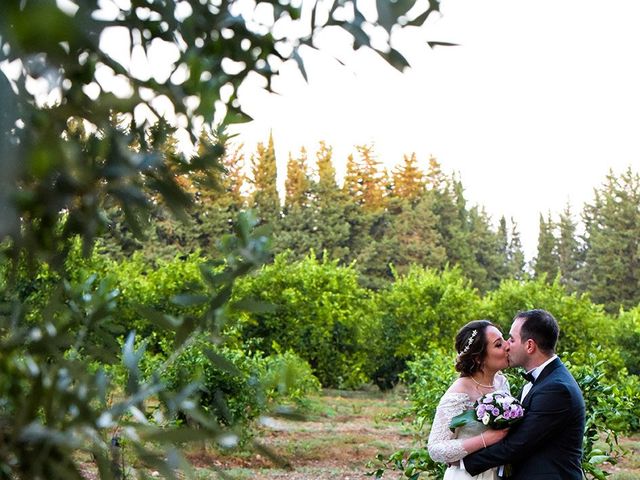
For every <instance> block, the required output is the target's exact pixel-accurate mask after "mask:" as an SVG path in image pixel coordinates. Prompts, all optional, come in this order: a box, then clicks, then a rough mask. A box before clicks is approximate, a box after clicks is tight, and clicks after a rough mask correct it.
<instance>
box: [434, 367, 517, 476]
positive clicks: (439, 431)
mask: <svg viewBox="0 0 640 480" xmlns="http://www.w3.org/2000/svg"><path fill="white" fill-rule="evenodd" d="M496 383H497V385H496V390H498V391H502V392H509V384H508V383H507V380H506V378H505V377H503V376H502V375H498V376H496ZM478 396H480V395H478ZM475 400H476V399H475V398H474V399H471V398H469V395H467V394H466V393H457V392H447V393H445V394H444V395H443V396H442V398H441V399H440V403H439V404H438V407H437V408H436V414H435V417H434V419H433V423H432V425H431V431H430V432H429V441H428V443H427V449H428V450H429V455H430V456H431V458H432V460H433V461H435V462H442V463H449V464H453V463H456V465H450V466H449V468H447V470H446V472H445V474H444V480H497V479H498V473H497V472H498V469H497V468H492V469H490V470H486V471H484V472H482V473H481V474H480V475H476V476H471V475H469V474H468V473H467V471H466V470H465V469H464V468H462V467H460V466H458V463H459V461H460V460H461V459H463V458H464V457H465V456H467V454H468V452H467V451H466V450H465V449H464V447H463V446H462V440H463V439H465V438H470V437H475V436H476V435H480V433H481V432H484V431H485V430H487V429H488V427H487V426H485V425H483V424H482V423H481V422H471V423H468V424H467V425H464V426H462V427H458V428H457V429H456V430H455V432H452V431H451V429H450V428H449V424H450V423H451V419H452V418H453V417H455V416H456V415H458V414H460V413H462V412H463V411H464V410H468V409H470V408H472V407H473V403H474V402H475Z"/></svg>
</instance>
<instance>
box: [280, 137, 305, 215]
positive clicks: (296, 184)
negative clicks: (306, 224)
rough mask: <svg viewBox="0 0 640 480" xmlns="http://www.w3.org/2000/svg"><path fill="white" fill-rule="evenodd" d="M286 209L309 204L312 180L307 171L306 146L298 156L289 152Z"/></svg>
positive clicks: (285, 185)
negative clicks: (293, 155) (295, 156)
mask: <svg viewBox="0 0 640 480" xmlns="http://www.w3.org/2000/svg"><path fill="white" fill-rule="evenodd" d="M284 187H285V199H284V205H285V209H288V210H290V209H291V208H292V207H293V206H297V207H305V206H308V202H309V195H310V188H311V180H310V178H309V174H308V172H307V151H306V150H305V149H304V147H303V148H302V149H301V150H300V155H299V156H298V158H293V157H292V156H291V154H289V161H288V162H287V178H286V180H285V184H284Z"/></svg>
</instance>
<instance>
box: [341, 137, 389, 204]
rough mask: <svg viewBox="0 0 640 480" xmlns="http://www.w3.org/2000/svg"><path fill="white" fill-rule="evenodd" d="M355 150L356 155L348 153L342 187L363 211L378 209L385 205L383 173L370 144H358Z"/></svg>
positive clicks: (384, 179) (385, 181)
mask: <svg viewBox="0 0 640 480" xmlns="http://www.w3.org/2000/svg"><path fill="white" fill-rule="evenodd" d="M356 150H357V151H358V157H357V158H354V157H353V155H349V157H348V159H347V171H346V175H345V180H344V187H343V189H344V191H345V192H347V193H348V194H349V195H350V196H351V198H352V199H353V200H354V201H355V202H356V203H357V204H358V205H361V206H362V207H363V209H364V211H367V212H376V211H380V210H382V209H383V208H384V206H385V191H386V183H387V180H386V178H385V174H384V172H383V170H382V169H381V167H380V162H379V161H378V160H377V159H376V158H375V154H374V151H373V147H372V146H369V145H360V146H357V147H356Z"/></svg>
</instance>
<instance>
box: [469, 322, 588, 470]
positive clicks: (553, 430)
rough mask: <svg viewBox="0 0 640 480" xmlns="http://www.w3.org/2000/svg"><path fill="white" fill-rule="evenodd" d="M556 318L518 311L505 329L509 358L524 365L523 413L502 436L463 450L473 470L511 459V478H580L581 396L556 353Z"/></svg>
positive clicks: (582, 401)
mask: <svg viewBox="0 0 640 480" xmlns="http://www.w3.org/2000/svg"><path fill="white" fill-rule="evenodd" d="M558 334H559V328H558V322H557V321H556V319H555V318H554V317H553V315H551V314H550V313H549V312H547V311H545V310H529V311H526V312H521V313H518V314H517V315H516V317H515V318H514V319H513V324H512V326H511V330H510V332H509V335H510V338H509V347H510V350H509V364H510V365H511V366H512V367H514V366H518V367H524V369H525V370H526V372H527V374H526V376H528V377H529V378H528V380H529V383H527V384H526V385H525V386H524V389H523V391H522V399H521V401H522V406H523V407H524V409H525V416H524V418H523V419H522V421H521V422H520V423H518V424H516V425H514V426H513V427H512V428H511V430H510V431H509V434H508V435H507V436H506V437H505V438H504V440H502V441H500V442H499V443H496V444H495V445H492V446H490V447H488V448H485V449H483V450H479V451H477V452H475V453H472V454H470V455H468V456H466V457H465V458H464V459H463V464H464V467H465V469H466V470H467V472H469V473H470V474H471V475H478V474H479V473H481V472H483V471H485V470H487V469H489V468H492V467H495V466H498V465H505V464H511V473H510V475H509V476H508V478H509V479H510V480H525V479H527V480H529V479H530V480H535V479H548V480H554V479H555V480H580V479H582V469H581V466H580V464H581V459H582V437H583V434H584V421H585V418H584V417H585V409H584V400H583V398H582V393H581V392H580V388H579V387H578V384H577V383H576V381H575V380H574V378H573V377H572V376H571V374H570V373H569V371H568V370H567V369H566V367H565V366H564V364H563V363H562V362H561V361H560V359H559V358H558V357H557V356H556V355H555V348H556V343H557V341H558Z"/></svg>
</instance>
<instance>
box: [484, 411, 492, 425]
mask: <svg viewBox="0 0 640 480" xmlns="http://www.w3.org/2000/svg"><path fill="white" fill-rule="evenodd" d="M490 419H491V416H490V415H489V413H485V414H484V416H483V417H482V423H484V424H485V425H489V420H490Z"/></svg>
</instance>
